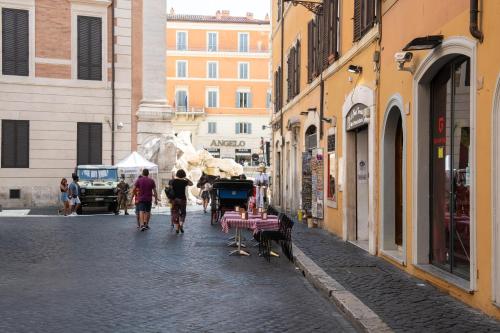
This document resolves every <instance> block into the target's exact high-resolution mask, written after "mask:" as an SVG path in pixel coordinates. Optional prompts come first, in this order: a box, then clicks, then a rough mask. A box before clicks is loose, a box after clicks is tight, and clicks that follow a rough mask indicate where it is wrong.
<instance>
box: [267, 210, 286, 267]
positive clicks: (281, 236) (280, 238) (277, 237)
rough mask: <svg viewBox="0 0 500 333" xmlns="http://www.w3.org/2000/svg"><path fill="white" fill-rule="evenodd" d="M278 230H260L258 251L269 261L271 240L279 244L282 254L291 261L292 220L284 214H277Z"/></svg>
mask: <svg viewBox="0 0 500 333" xmlns="http://www.w3.org/2000/svg"><path fill="white" fill-rule="evenodd" d="M279 223H280V227H279V230H264V231H261V232H260V245H259V252H260V253H261V254H262V256H263V257H264V258H265V259H266V260H267V261H268V262H270V261H271V253H272V241H275V242H277V243H278V244H280V245H281V251H282V252H283V254H284V255H285V256H286V257H287V258H288V260H290V261H291V262H293V252H292V228H293V221H292V219H290V218H289V217H288V216H287V215H285V214H280V216H279Z"/></svg>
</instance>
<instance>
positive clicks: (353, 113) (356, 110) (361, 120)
mask: <svg viewBox="0 0 500 333" xmlns="http://www.w3.org/2000/svg"><path fill="white" fill-rule="evenodd" d="M369 122H370V109H369V108H368V107H367V106H366V105H364V104H356V105H354V106H353V107H352V109H351V110H350V111H349V113H347V116H346V130H347V131H352V130H354V129H356V128H359V127H362V126H365V125H367V124H368V123H369Z"/></svg>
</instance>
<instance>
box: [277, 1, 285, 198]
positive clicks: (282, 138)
mask: <svg viewBox="0 0 500 333" xmlns="http://www.w3.org/2000/svg"><path fill="white" fill-rule="evenodd" d="M278 1H282V0H278ZM284 48H285V2H284V1H282V2H281V48H280V52H281V53H280V55H281V59H280V60H281V78H280V107H281V108H280V135H281V154H280V159H281V161H280V169H281V170H279V172H280V174H281V175H283V174H284V172H282V171H283V167H284V163H283V160H284V155H285V154H283V148H284V147H285V137H284V135H283V90H284V89H283V82H284V81H283V75H284V73H285V68H284V64H285V60H284V59H285V58H284V57H285V55H284ZM281 175H280V184H279V185H280V188H279V189H278V190H279V191H280V193H279V197H280V199H281V200H280V206H283V201H284V199H285V198H284V196H283V192H284V191H283V179H282V178H281Z"/></svg>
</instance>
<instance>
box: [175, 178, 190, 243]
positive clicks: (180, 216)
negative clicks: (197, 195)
mask: <svg viewBox="0 0 500 333" xmlns="http://www.w3.org/2000/svg"><path fill="white" fill-rule="evenodd" d="M170 186H171V188H172V189H173V197H172V199H171V202H172V223H173V224H174V225H175V232H176V233H177V234H178V233H179V231H180V232H181V233H184V222H185V221H186V205H187V198H186V187H188V186H193V182H192V181H190V180H189V179H187V178H186V172H185V171H184V170H182V169H180V170H178V171H177V173H176V174H175V179H173V180H172V181H171V182H170Z"/></svg>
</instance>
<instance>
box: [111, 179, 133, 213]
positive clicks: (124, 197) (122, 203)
mask: <svg viewBox="0 0 500 333" xmlns="http://www.w3.org/2000/svg"><path fill="white" fill-rule="evenodd" d="M116 188H117V190H118V209H117V210H116V213H115V214H116V215H118V214H120V209H122V207H123V209H124V210H125V215H128V210H127V206H128V191H129V190H130V186H129V185H128V183H127V182H126V181H125V175H122V176H121V177H120V182H119V183H118V185H117V186H116Z"/></svg>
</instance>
